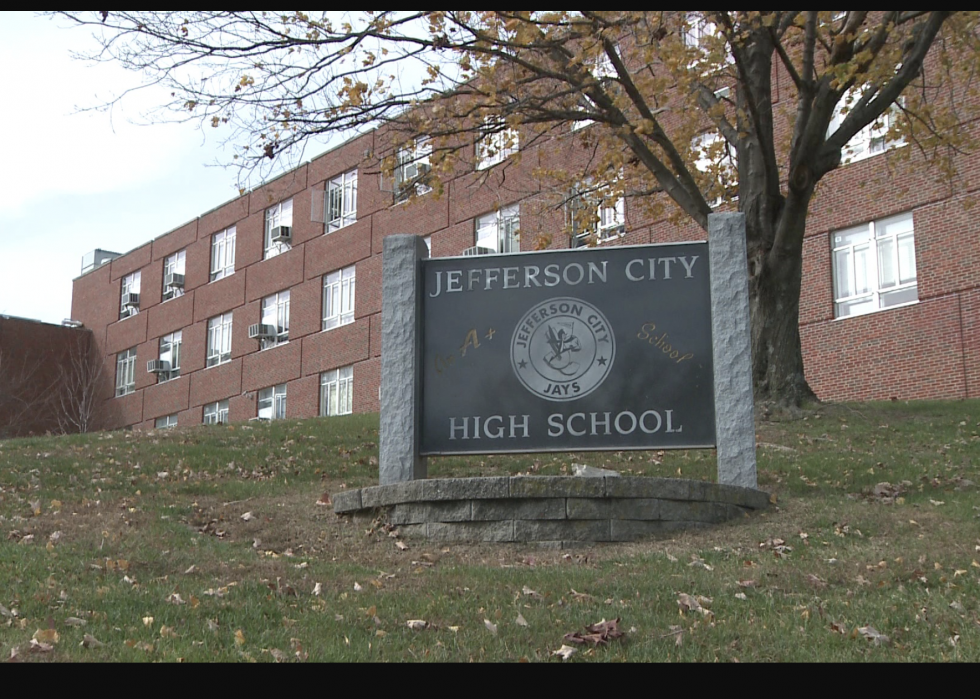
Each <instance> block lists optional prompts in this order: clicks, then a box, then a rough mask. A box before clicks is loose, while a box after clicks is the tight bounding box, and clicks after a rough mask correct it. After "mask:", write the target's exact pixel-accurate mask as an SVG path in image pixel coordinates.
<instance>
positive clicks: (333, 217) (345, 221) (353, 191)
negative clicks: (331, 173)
mask: <svg viewBox="0 0 980 699" xmlns="http://www.w3.org/2000/svg"><path fill="white" fill-rule="evenodd" d="M356 222H357V170H351V171H350V172H345V173H344V174H343V175H341V176H340V177H335V178H334V179H332V180H330V181H329V182H328V183H327V232H328V233H332V232H333V231H336V230H340V229H341V228H343V227H344V226H349V225H351V224H352V223H356Z"/></svg>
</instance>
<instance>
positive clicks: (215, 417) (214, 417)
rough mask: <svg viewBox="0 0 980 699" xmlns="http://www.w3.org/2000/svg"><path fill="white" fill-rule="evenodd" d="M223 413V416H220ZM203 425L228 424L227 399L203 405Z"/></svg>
mask: <svg viewBox="0 0 980 699" xmlns="http://www.w3.org/2000/svg"><path fill="white" fill-rule="evenodd" d="M222 415H224V418H222ZM202 424H205V425H227V424H228V399H227V398H226V399H225V400H219V401H215V402H214V403H208V404H207V405H205V406H204V413H203V421H202Z"/></svg>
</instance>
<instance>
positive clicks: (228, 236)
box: [211, 226, 236, 282]
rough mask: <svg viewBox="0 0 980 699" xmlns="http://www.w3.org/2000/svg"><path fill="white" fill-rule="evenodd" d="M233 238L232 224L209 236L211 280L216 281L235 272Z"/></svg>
mask: <svg viewBox="0 0 980 699" xmlns="http://www.w3.org/2000/svg"><path fill="white" fill-rule="evenodd" d="M235 238H236V231H235V227H234V226H232V227H231V228H229V229H228V230H226V231H221V232H220V233H215V234H214V235H213V236H212V237H211V281H213V282H216V281H218V280H219V279H224V278H225V277H230V276H231V275H233V274H234V273H235Z"/></svg>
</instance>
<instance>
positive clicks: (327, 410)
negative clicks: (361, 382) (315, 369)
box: [320, 365, 354, 417]
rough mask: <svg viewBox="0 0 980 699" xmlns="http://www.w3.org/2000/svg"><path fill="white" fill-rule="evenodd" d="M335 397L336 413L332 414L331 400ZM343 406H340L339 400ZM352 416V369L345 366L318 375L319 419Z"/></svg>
mask: <svg viewBox="0 0 980 699" xmlns="http://www.w3.org/2000/svg"><path fill="white" fill-rule="evenodd" d="M333 396H336V404H337V411H336V412H333V411H332V410H331V408H332V402H331V398H332V397H333ZM342 398H343V400H344V405H343V406H341V405H340V402H341V399H342ZM353 414H354V367H353V365H352V366H345V367H340V368H337V369H334V370H332V371H325V372H323V373H322V374H320V417H340V416H342V415H353Z"/></svg>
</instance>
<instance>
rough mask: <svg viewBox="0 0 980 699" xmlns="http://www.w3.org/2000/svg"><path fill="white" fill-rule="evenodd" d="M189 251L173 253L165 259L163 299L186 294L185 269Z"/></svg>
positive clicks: (166, 299)
mask: <svg viewBox="0 0 980 699" xmlns="http://www.w3.org/2000/svg"><path fill="white" fill-rule="evenodd" d="M186 264H187V252H185V251H184V250H181V251H180V252H178V253H176V254H174V255H171V256H170V257H168V258H166V259H165V260H164V261H163V300H164V301H169V300H170V299H175V298H177V297H178V296H183V295H184V269H185V267H186Z"/></svg>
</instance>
